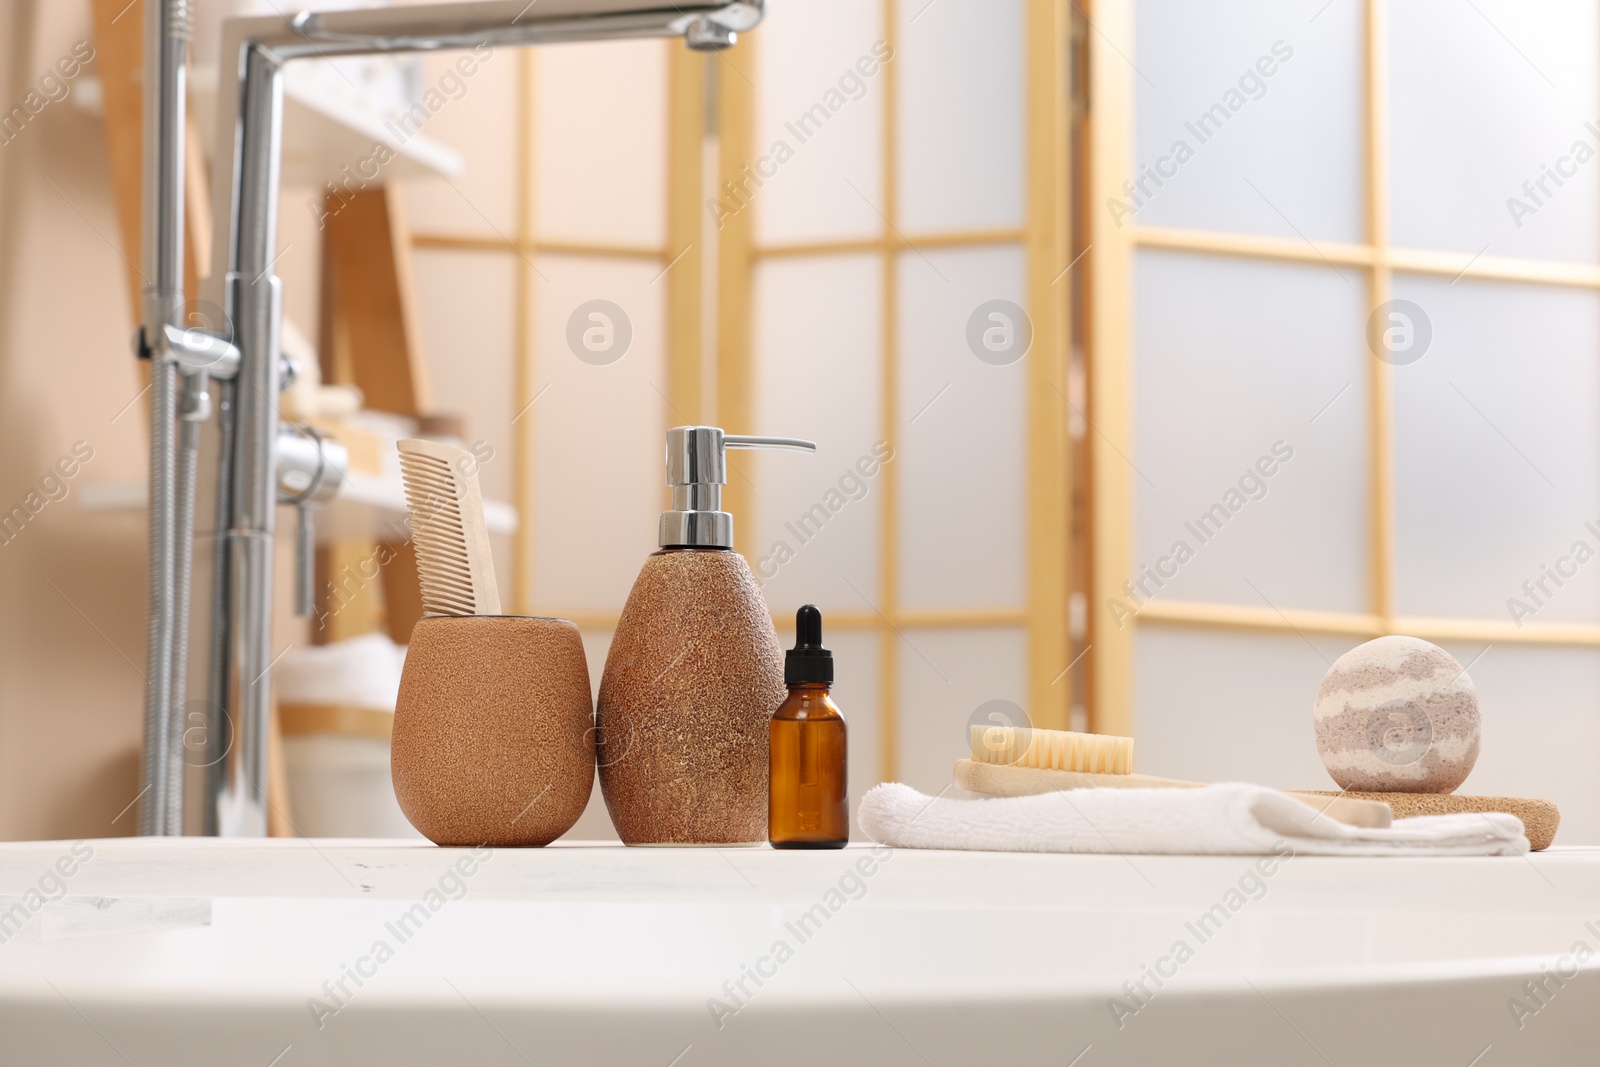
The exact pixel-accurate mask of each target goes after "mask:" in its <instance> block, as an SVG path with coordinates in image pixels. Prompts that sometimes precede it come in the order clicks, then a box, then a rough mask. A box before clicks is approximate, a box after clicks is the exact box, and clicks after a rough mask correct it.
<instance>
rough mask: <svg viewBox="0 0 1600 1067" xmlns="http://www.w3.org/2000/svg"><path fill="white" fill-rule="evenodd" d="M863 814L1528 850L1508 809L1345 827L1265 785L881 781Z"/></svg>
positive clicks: (939, 840)
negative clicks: (938, 789)
mask: <svg viewBox="0 0 1600 1067" xmlns="http://www.w3.org/2000/svg"><path fill="white" fill-rule="evenodd" d="M857 818H858V820H859V822H860V824H861V829H862V831H863V832H864V833H865V834H866V835H867V836H868V837H870V838H871V839H872V840H874V841H877V842H879V843H880V844H885V845H891V846H894V847H895V848H942V849H965V850H971V851H978V852H1113V853H1133V854H1140V853H1152V854H1158V853H1167V854H1172V855H1258V854H1260V855H1265V854H1268V853H1271V852H1272V851H1273V849H1274V846H1276V845H1278V844H1279V843H1287V844H1288V845H1289V846H1290V847H1291V848H1293V849H1294V850H1295V852H1296V853H1297V854H1299V855H1311V856H1520V855H1522V854H1524V853H1526V852H1527V851H1528V839H1527V837H1526V836H1524V834H1523V828H1522V820H1521V819H1518V818H1517V817H1516V816H1515V815H1507V814H1504V813H1501V812H1489V813H1486V814H1476V813H1474V814H1463V815H1424V816H1419V817H1417V818H1414V819H1397V820H1395V822H1394V825H1393V826H1391V827H1390V828H1388V829H1385V830H1367V829H1361V828H1359V827H1355V826H1348V825H1346V824H1345V823H1342V822H1336V821H1335V820H1333V819H1331V818H1328V817H1327V816H1325V815H1320V814H1318V812H1316V811H1315V810H1314V809H1312V808H1310V807H1308V806H1307V805H1305V804H1302V803H1301V802H1300V801H1298V800H1295V799H1293V798H1292V797H1288V796H1285V795H1284V794H1282V793H1280V792H1278V791H1277V790H1274V789H1268V788H1266V787H1265V786H1259V785H1246V784H1244V783H1242V782H1230V783H1226V784H1222V785H1212V786H1206V787H1205V788H1203V789H1075V790H1072V791H1071V792H1064V793H1041V794H1039V795H1038V796H1030V797H988V798H984V799H979V800H957V799H953V798H947V797H930V796H925V795H923V794H922V793H919V792H917V791H916V790H915V789H912V788H911V787H910V786H908V785H901V784H899V783H888V784H885V785H880V786H877V787H876V788H874V789H872V790H871V791H870V792H868V793H867V795H866V796H865V797H863V798H862V799H861V805H860V808H859V809H858V811H857Z"/></svg>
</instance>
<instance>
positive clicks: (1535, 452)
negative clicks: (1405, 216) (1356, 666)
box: [1393, 278, 1600, 622]
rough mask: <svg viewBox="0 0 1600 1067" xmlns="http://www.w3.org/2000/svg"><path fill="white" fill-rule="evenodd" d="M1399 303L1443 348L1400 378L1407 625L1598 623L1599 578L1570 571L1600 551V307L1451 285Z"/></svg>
mask: <svg viewBox="0 0 1600 1067" xmlns="http://www.w3.org/2000/svg"><path fill="white" fill-rule="evenodd" d="M1394 291H1395V296H1396V298H1397V299H1405V300H1410V301H1412V302H1413V303H1414V305H1415V306H1416V308H1417V309H1418V314H1419V321H1423V320H1425V321H1426V322H1427V324H1428V328H1429V329H1430V330H1431V333H1432V340H1431V342H1430V344H1429V347H1428V348H1427V350H1426V351H1425V352H1424V353H1423V354H1422V356H1421V357H1420V358H1419V359H1417V361H1416V362H1413V363H1409V364H1407V365H1404V366H1397V367H1395V368H1394V372H1393V374H1394V397H1395V513H1396V536H1395V540H1396V552H1397V561H1398V566H1397V568H1396V570H1397V574H1396V595H1397V601H1398V608H1399V610H1400V611H1401V612H1403V613H1405V614H1416V615H1456V616H1463V615H1465V616H1477V617H1480V618H1486V619H1496V620H1501V621H1518V620H1526V619H1527V618H1536V619H1538V620H1540V621H1547V620H1567V621H1584V622H1596V621H1600V565H1596V564H1593V563H1588V564H1580V563H1578V562H1576V561H1575V560H1572V559H1570V558H1569V557H1571V556H1572V554H1573V552H1572V550H1573V546H1574V545H1575V544H1576V543H1577V542H1579V541H1582V542H1585V543H1587V545H1588V549H1589V551H1590V552H1600V534H1597V533H1595V532H1593V531H1591V530H1590V529H1588V527H1587V525H1586V524H1588V523H1590V522H1597V521H1600V359H1597V358H1596V354H1597V353H1600V294H1597V293H1595V292H1593V291H1589V290H1582V289H1557V288H1553V287H1550V288H1546V287H1539V286H1526V285H1511V284H1504V283H1497V282H1482V281H1471V280H1468V279H1462V280H1460V281H1457V282H1455V283H1454V284H1451V282H1450V281H1449V280H1448V279H1445V278H1397V279H1396V280H1395V287H1394ZM1579 554H1580V555H1582V554H1583V553H1579ZM1564 558H1566V560H1567V561H1566V562H1563V559H1564ZM1558 566H1559V567H1560V569H1561V570H1562V571H1570V572H1572V573H1570V574H1568V575H1566V576H1565V577H1562V576H1560V575H1558V576H1557V579H1556V580H1558V581H1559V582H1560V584H1559V585H1557V584H1555V582H1554V581H1552V580H1550V579H1547V578H1546V577H1545V575H1546V574H1547V571H1546V570H1545V568H1546V567H1552V568H1554V567H1558ZM1524 582H1531V583H1540V582H1542V583H1543V585H1542V588H1541V587H1540V586H1537V585H1535V586H1534V588H1533V591H1532V592H1529V591H1528V590H1527V589H1525V588H1524V584H1523V583H1524ZM1512 600H1515V601H1517V602H1518V604H1520V606H1521V607H1520V608H1518V607H1517V605H1513V604H1512V603H1510V602H1511V601H1512ZM1524 610H1529V611H1532V612H1533V613H1534V614H1532V615H1527V614H1524V613H1523V612H1524ZM1513 613H1515V615H1516V619H1513V617H1512V616H1513Z"/></svg>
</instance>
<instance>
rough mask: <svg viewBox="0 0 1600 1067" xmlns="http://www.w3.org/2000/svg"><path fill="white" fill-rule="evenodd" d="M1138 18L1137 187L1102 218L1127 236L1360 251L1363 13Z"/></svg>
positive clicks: (1200, 8) (1198, 6) (1172, 4)
mask: <svg viewBox="0 0 1600 1067" xmlns="http://www.w3.org/2000/svg"><path fill="white" fill-rule="evenodd" d="M1133 6H1134V12H1135V33H1136V38H1137V40H1136V48H1134V49H1133V50H1132V53H1131V60H1132V62H1133V63H1135V64H1136V69H1135V72H1134V74H1133V80H1134V92H1135V97H1136V102H1137V103H1136V108H1135V116H1136V118H1135V152H1136V156H1137V158H1136V159H1135V160H1134V161H1132V163H1131V166H1132V168H1133V173H1132V174H1130V175H1129V178H1130V180H1131V181H1133V182H1134V183H1135V184H1134V186H1133V188H1132V189H1131V190H1125V197H1124V199H1123V201H1122V204H1121V206H1118V207H1113V206H1111V205H1109V204H1096V205H1093V207H1092V210H1095V211H1111V212H1112V217H1113V219H1114V220H1115V221H1117V222H1118V224H1119V225H1128V224H1131V223H1132V222H1133V221H1135V220H1137V221H1138V222H1139V223H1142V224H1145V225H1157V226H1185V227H1191V228H1194V229H1201V230H1222V231H1227V232H1234V233H1252V234H1270V235H1273V236H1277V237H1286V238H1291V239H1294V240H1301V239H1302V236H1304V237H1307V238H1310V239H1311V240H1333V241H1359V240H1361V239H1362V237H1363V226H1362V211H1363V210H1364V204H1365V198H1364V195H1363V192H1362V180H1363V176H1362V163H1363V160H1364V159H1365V152H1364V150H1363V147H1362V70H1363V59H1362V39H1363V34H1364V33H1365V29H1366V27H1365V18H1364V15H1363V12H1362V5H1361V4H1356V3H1333V4H1328V3H1326V2H1325V0H1290V2H1285V0H1230V2H1229V3H1225V4H1223V3H1194V2H1193V0H1136V2H1135V3H1134V5H1133ZM1146 168H1148V170H1147V169H1146Z"/></svg>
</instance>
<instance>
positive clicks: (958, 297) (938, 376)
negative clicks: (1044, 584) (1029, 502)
mask: <svg viewBox="0 0 1600 1067" xmlns="http://www.w3.org/2000/svg"><path fill="white" fill-rule="evenodd" d="M1022 272H1023V262H1022V252H1021V250H1020V249H1018V248H1016V247H1014V246H1007V245H997V246H985V247H974V248H961V249H936V250H930V251H928V252H926V253H923V252H918V251H916V250H912V251H908V252H902V253H901V254H900V257H899V274H900V317H899V338H900V352H901V358H900V365H899V371H900V373H899V380H900V389H899V397H898V401H897V404H896V407H897V411H898V415H899V425H898V427H897V429H896V438H895V439H896V442H897V444H896V454H895V459H894V463H895V464H896V470H897V472H898V477H899V479H900V487H901V500H900V507H901V519H900V537H899V546H898V548H899V552H900V587H901V600H902V602H903V603H904V604H905V605H906V606H907V607H912V608H950V607H983V608H993V607H1001V608H1005V607H1017V608H1020V607H1021V605H1022V603H1023V601H1024V599H1025V591H1024V590H1025V575H1024V566H1025V563H1024V558H1025V548H1026V540H1025V537H1026V530H1027V513H1026V500H1025V491H1024V479H1025V477H1026V473H1025V469H1026V463H1025V454H1024V447H1025V439H1026V420H1025V418H1024V404H1023V399H1024V389H1025V384H1026V380H1027V377H1026V376H1027V359H1028V357H1027V356H1026V355H1025V354H1022V353H1024V352H1025V351H1026V345H1027V341H1028V333H1029V331H1030V330H1031V327H1030V326H1029V325H1028V324H1027V320H1026V315H1025V313H1023V312H1022V309H1021V303H1022V289H1023V273H1022ZM1018 313H1022V315H1023V317H1022V318H1019V319H1017V321H1016V322H1012V318H1013V317H1015V316H1016V315H1017V314H1018ZM991 315H1000V316H1001V318H999V319H994V318H991ZM986 338H987V340H986ZM991 345H992V346H993V347H992V348H991V347H990V346H991ZM980 353H981V354H980Z"/></svg>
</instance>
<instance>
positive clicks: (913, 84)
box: [891, 0, 1026, 233]
mask: <svg viewBox="0 0 1600 1067" xmlns="http://www.w3.org/2000/svg"><path fill="white" fill-rule="evenodd" d="M897 14H898V15H899V20H900V28H899V42H900V43H899V48H898V51H897V54H896V56H895V58H894V61H893V64H892V65H893V67H894V70H893V71H892V72H891V74H892V75H893V76H897V77H898V78H899V79H900V97H899V99H900V100H901V104H900V109H899V125H900V128H899V129H898V130H897V131H895V136H897V137H898V138H899V139H900V151H901V167H900V174H899V178H900V182H899V185H900V219H899V224H900V226H901V228H902V229H904V230H906V231H907V232H909V233H916V232H919V231H927V230H935V231H949V230H971V229H985V228H1001V227H1017V226H1021V225H1022V209H1023V206H1022V196H1023V188H1022V164H1023V159H1024V158H1025V155H1026V153H1025V151H1024V149H1023V140H1022V137H1023V135H1022V128H1023V122H1024V98H1023V66H1022V57H1023V39H1022V35H1023V5H1022V0H938V2H937V3H928V2H927V0H910V2H907V3H902V4H899V5H898V7H897ZM975 25H982V26H983V32H982V33H981V34H975V33H973V32H972V31H973V27H974V26H975Z"/></svg>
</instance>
